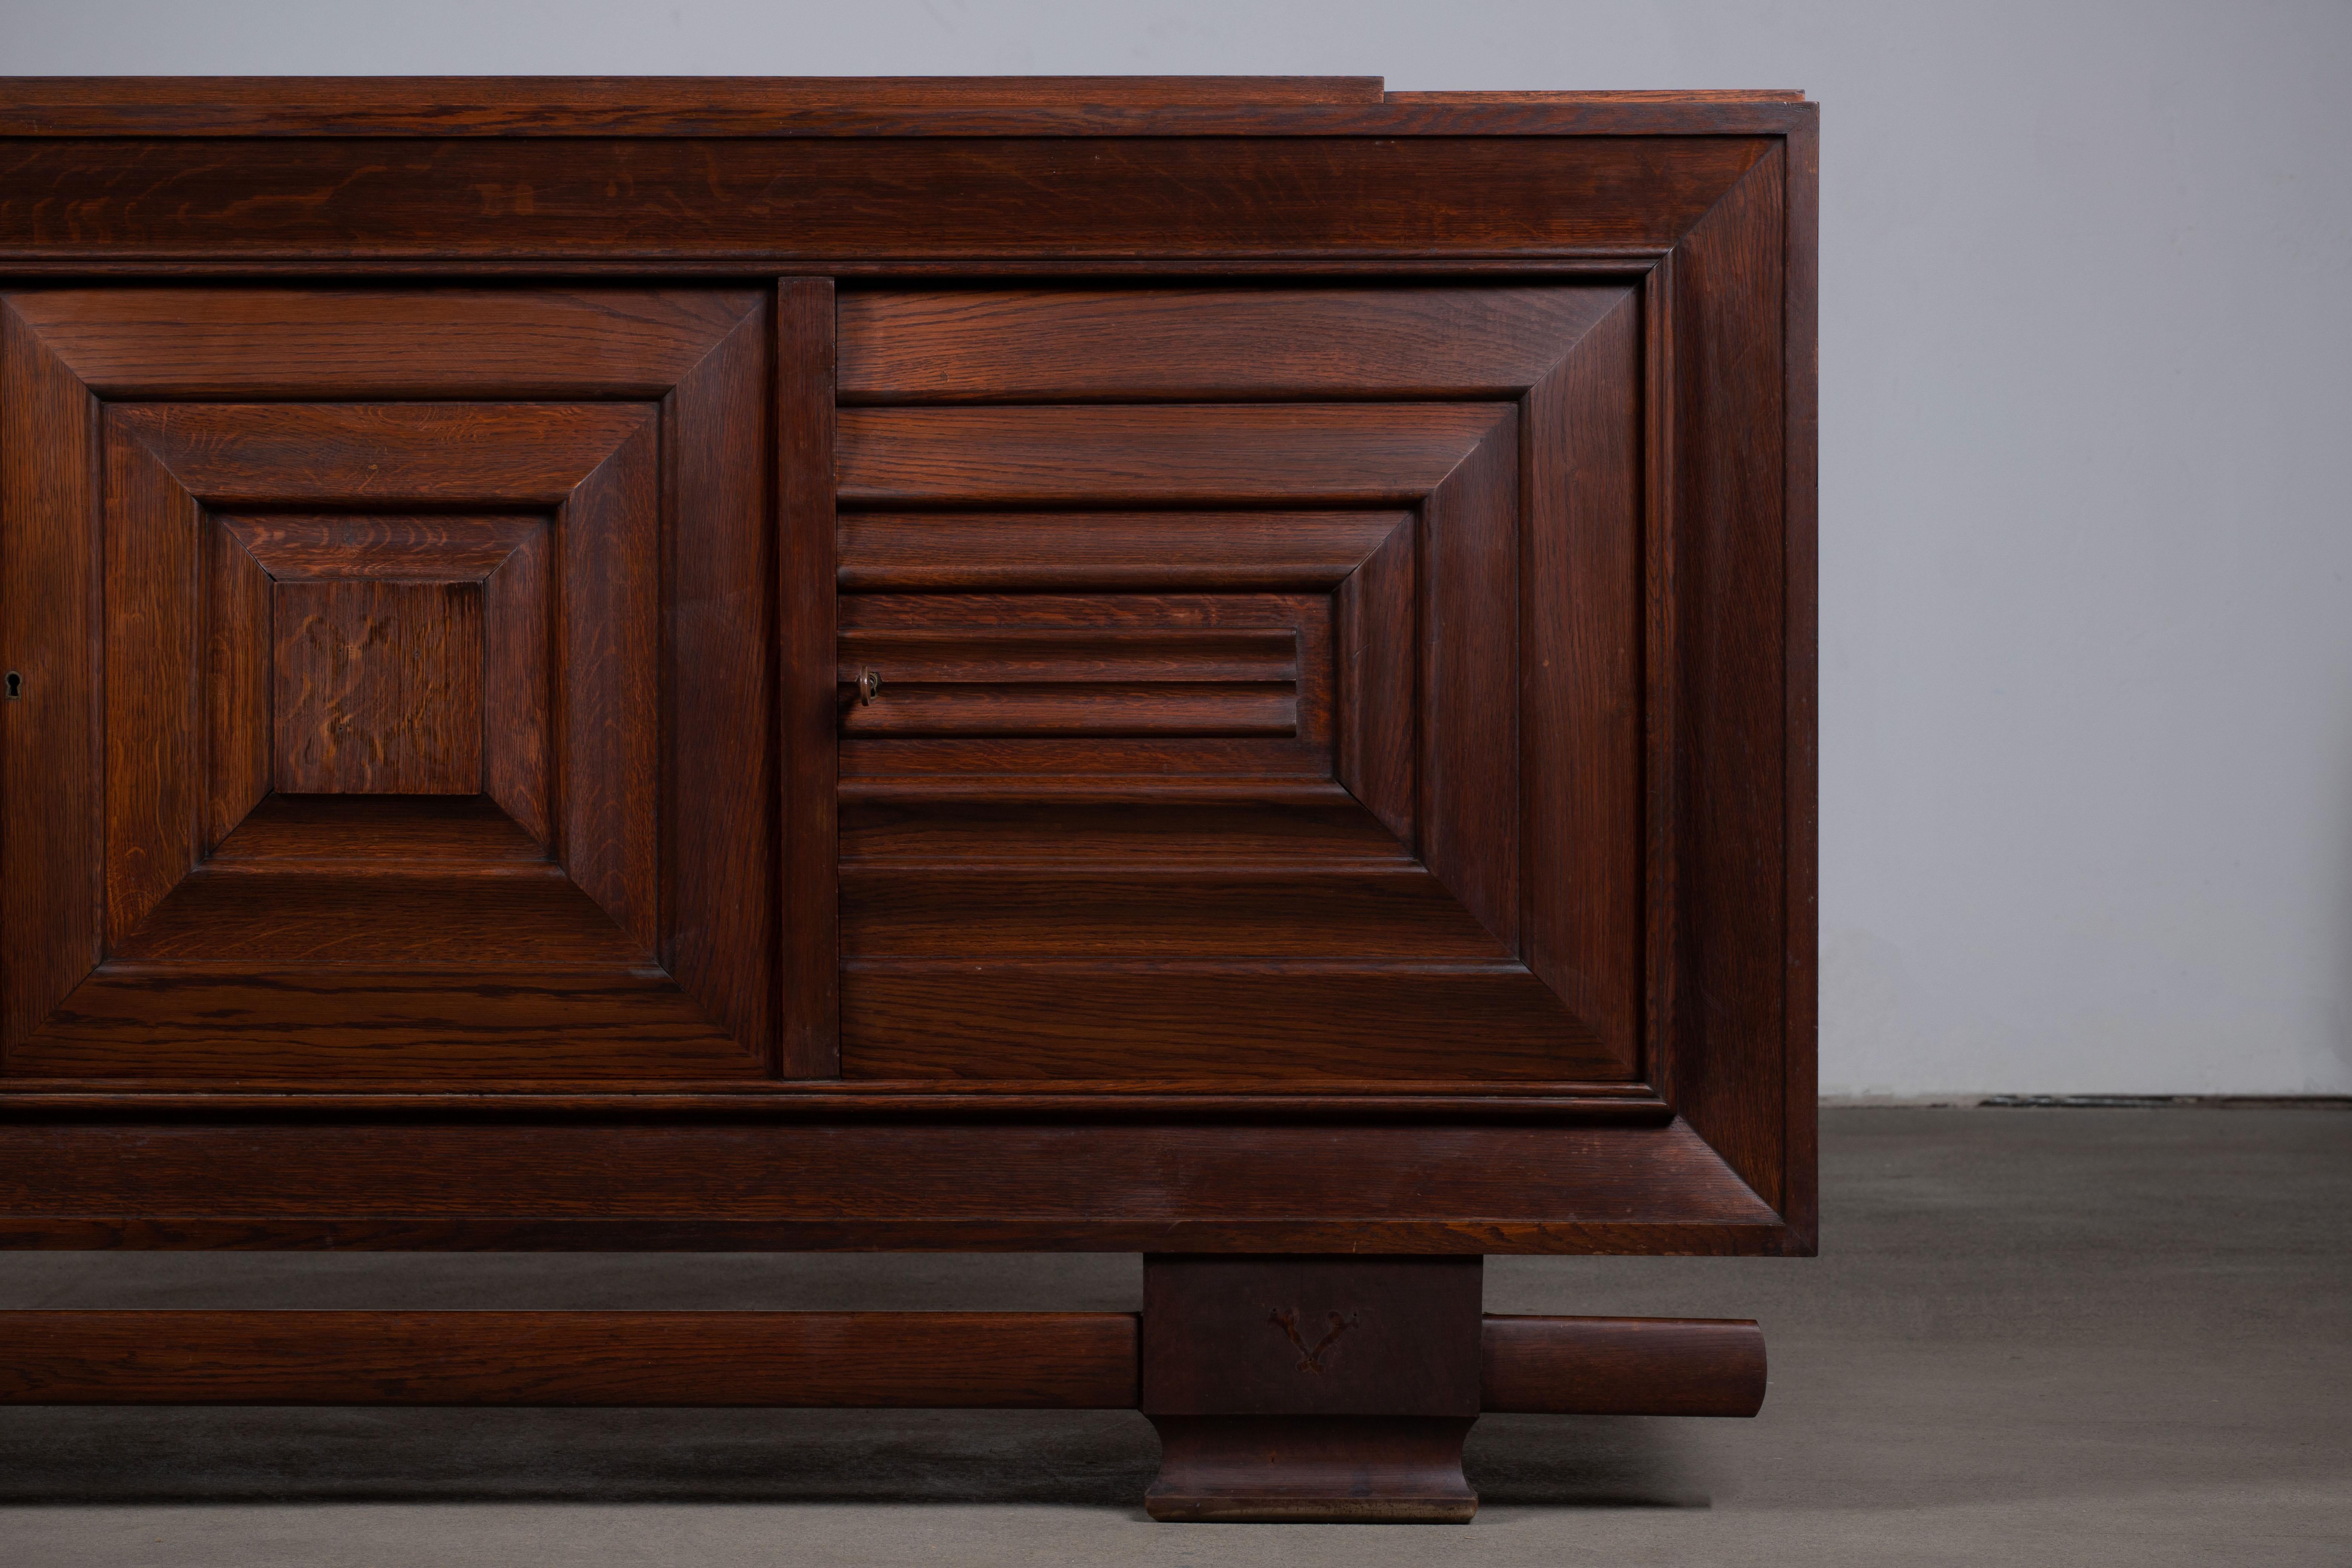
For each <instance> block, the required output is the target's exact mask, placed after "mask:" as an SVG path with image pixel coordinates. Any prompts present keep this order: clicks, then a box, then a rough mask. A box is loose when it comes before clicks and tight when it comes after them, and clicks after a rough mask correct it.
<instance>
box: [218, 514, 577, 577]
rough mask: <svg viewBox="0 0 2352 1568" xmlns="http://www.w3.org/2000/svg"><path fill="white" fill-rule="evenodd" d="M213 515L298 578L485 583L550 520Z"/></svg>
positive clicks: (277, 568)
mask: <svg viewBox="0 0 2352 1568" xmlns="http://www.w3.org/2000/svg"><path fill="white" fill-rule="evenodd" d="M215 523H216V524H217V525H218V527H219V528H220V529H221V531H223V532H225V533H226V534H227V535H228V536H229V537H230V538H232V539H234V540H235V541H236V542H237V544H238V545H239V546H240V547H241V548H242V549H243V550H244V551H245V552H246V553H247V555H249V556H251V557H252V558H253V562H254V564H255V565H257V566H259V567H260V568H261V569H262V571H263V572H265V573H267V574H268V575H269V576H270V577H271V578H272V579H274V580H276V581H278V582H295V583H480V582H486V581H488V579H489V578H490V577H492V576H493V575H495V574H497V572H498V570H499V567H501V566H503V565H505V564H506V562H507V558H508V557H509V556H510V555H512V554H513V553H514V552H516V551H517V550H520V549H521V548H522V547H523V546H524V545H525V544H526V543H528V542H530V538H531V536H532V535H533V534H535V533H537V532H538V531H540V530H541V528H543V527H544V526H545V522H544V521H543V520H542V519H541V518H539V517H530V516H524V517H516V516H511V515H501V514H498V513H491V514H488V515H487V516H480V517H467V516H462V515H459V516H452V515H450V514H447V513H445V512H425V513H412V514H408V515H402V514H398V513H392V514H385V513H382V512H363V513H357V514H353V513H349V512H329V513H325V514H321V515H315V516H304V515H302V514H300V513H288V512H269V513H265V514H262V515H260V516H248V517H237V516H234V515H230V514H226V513H220V514H216V515H215Z"/></svg>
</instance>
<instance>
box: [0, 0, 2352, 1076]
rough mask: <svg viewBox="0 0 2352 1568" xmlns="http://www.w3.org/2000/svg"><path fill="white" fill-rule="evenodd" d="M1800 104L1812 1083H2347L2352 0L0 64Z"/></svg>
mask: <svg viewBox="0 0 2352 1568" xmlns="http://www.w3.org/2000/svg"><path fill="white" fill-rule="evenodd" d="M47 72H75V73H93V74H97V73H110V72H173V73H278V72H315V73H379V72H397V73H477V72H488V73H498V72H513V73H536V72H562V73H581V74H618V73H642V74H673V73H675V74H698V73H743V74H761V75H914V74H932V73H939V74H957V73H963V74H971V73H993V72H1035V73H1060V72H1089V73H1093V72H1106V73H1108V72H1238V73H1251V72H1265V73H1306V74H1313V73H1341V74H1364V75H1385V76H1386V77H1387V78H1388V81H1389V85H1390V86H1391V87H1392V88H1400V89H1408V88H1424V89H1426V88H1664V87H1685V88H1688V87H1801V88H1804V89H1808V90H1809V91H1811V94H1812V95H1813V96H1814V97H1815V98H1817V99H1819V100H1821V101H1822V105H1823V109H1822V269H1821V281H1822V404H1821V414H1822V467H1821V480H1822V489H1821V494H1822V708H1821V712H1822V971H1823V973H1822V1089H1823V1091H1824V1092H1825V1093H1855V1092H1895V1093H1916V1092H1927V1091H1968V1090H2011V1091H2034V1092H2082V1091H2097V1090H2106V1091H2125V1092H2128V1091H2137V1092H2143V1093H2191V1092H2236V1093H2294V1092H2307V1091H2336V1092H2341V1091H2346V1090H2352V500H2347V498H2352V5H2347V4H2344V3H2343V0H2318V3H2315V4H2305V5H2260V4H2248V3H2237V4H2223V3H2216V4H2212V5H2179V4H2157V3H2143V4H2102V5H2086V4H2065V3H2062V0H2040V3H2035V4H2008V3H2000V0H1967V3H1961V4H1952V3H1946V0H1937V3H1934V4H1920V3H1897V4H1889V3H1887V0H1816V3H1812V4H1793V3H1792V4H1745V5H1742V4H1732V3H1717V0H1651V3H1647V4H1644V3H1639V0H1622V3H1615V4H1587V3H1582V0H1549V3H1544V0H1532V3H1525V4H1510V3H1481V0H1408V3H1391V4H1360V5H1348V4H1340V3H1337V0H1322V3H1313V4H1292V5H1285V4H1281V3H1280V0H1136V3H1129V4H1117V3H1112V0H1095V3H1092V4H1070V5H1051V4H1036V3H1031V4H1020V3H1010V0H1008V3H1003V4H986V3H972V4H961V3H959V0H824V4H819V5H790V4H776V3H773V0H667V3H651V4H628V3H625V0H604V3H601V4H593V3H592V4H557V3H551V0H406V3H404V4H399V5H355V4H353V5H342V4H334V3H331V0H328V3H311V4H300V5H270V4H260V3H254V0H245V3H240V0H205V3H191V0H153V3H140V0H0V73H21V74H35V73H47Z"/></svg>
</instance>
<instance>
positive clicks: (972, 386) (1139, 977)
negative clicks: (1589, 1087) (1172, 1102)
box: [837, 288, 1642, 1088]
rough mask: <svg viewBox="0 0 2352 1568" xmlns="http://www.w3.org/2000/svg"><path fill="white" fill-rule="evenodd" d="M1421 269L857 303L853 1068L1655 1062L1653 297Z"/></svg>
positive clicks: (1623, 1071) (852, 441)
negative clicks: (1048, 400)
mask: <svg viewBox="0 0 2352 1568" xmlns="http://www.w3.org/2000/svg"><path fill="white" fill-rule="evenodd" d="M1405 292H1406V293H1407V294H1408V295H1409V298H1403V299H1402V300H1399V304H1398V308H1397V309H1395V310H1391V309H1390V308H1389V307H1388V306H1387V305H1386V304H1384V302H1383V301H1384V300H1386V299H1389V298H1391V297H1390V296H1385V295H1384V294H1383V293H1382V291H1381V290H1379V289H1362V290H1342V289H1325V290H1300V291H1297V292H1296V293H1286V294H1285V293H1271V294H1269V293H1253V292H1251V291H1249V290H1230V291H1223V292H1214V291H1203V292H1200V293H1194V294H1188V295H1185V296H1183V297H1182V298H1181V301H1171V302H1162V301H1160V300H1159V297H1158V296H1157V295H1156V294H1155V293H1154V292H1152V291H1150V290H1137V291H1133V292H1131V293H1120V292H1112V291H1097V292H1087V293H1075V292H1074V293H1067V294H1055V293H1052V292H1050V291H1038V292H1034V293H1028V292H1017V291H1009V292H1005V293H1002V294H994V295H984V296H960V297H958V296H946V295H924V294H920V293H913V294H897V293H891V292H887V291H877V292H875V293H873V294H858V295H851V296H848V297H846V300H845V309H844V316H843V321H844V332H845V341H844V351H843V373H842V374H843V398H844V402H845V405H846V406H845V407H844V408H843V409H842V411H841V415H840V441H839V448H838V459H837V470H838V475H839V482H840V486H841V500H842V506H843V513H842V517H841V521H840V527H839V536H840V546H839V559H840V563H841V564H840V580H841V584H842V587H843V588H844V590H845V595H844V599H843V602H842V606H841V614H840V626H841V636H842V643H841V661H840V671H839V673H840V675H841V676H842V679H844V680H845V681H847V680H850V679H855V678H856V676H857V675H859V674H860V673H862V672H864V671H866V670H869V669H870V670H871V671H873V672H874V673H875V674H877V675H878V677H879V680H880V686H879V689H878V691H877V693H876V694H875V695H874V697H873V698H872V700H870V701H869V702H865V703H859V702H856V701H854V700H845V705H844V708H843V721H842V731H841V732H842V737H843V739H842V778H843V800H844V807H843V811H844V815H843V837H842V843H843V862H842V921H843V927H842V929H843V943H844V952H845V976H844V1011H843V1062H844V1070H845V1072H847V1073H848V1074H850V1075H851V1076H862V1077H868V1078H880V1079H940V1078H956V1079H1061V1080H1078V1081H1089V1082H1104V1081H1114V1080H1115V1081H1122V1082H1140V1081H1150V1082H1155V1083H1160V1084H1163V1085H1168V1086H1171V1087H1174V1086H1179V1085H1181V1084H1184V1083H1186V1082H1191V1083H1193V1084H1196V1085H1198V1086H1200V1087H1202V1088H1207V1087H1209V1086H1211V1085H1213V1084H1217V1083H1230V1082H1232V1081H1234V1080H1236V1079H1265V1080H1284V1079H1288V1080H1294V1081H1299V1080H1309V1081H1321V1082H1324V1083H1337V1082H1341V1081H1345V1080H1364V1081H1372V1080H1379V1081H1387V1082H1394V1081H1396V1080H1400V1079H1412V1080H1421V1081H1423V1082H1446V1083H1455V1084H1460V1083H1465V1082H1516V1083H1526V1082H1530V1081H1548V1082H1559V1081H1588V1082H1590V1081H1623V1080H1625V1079H1631V1078H1634V1077H1636V1076H1638V1073H1639V1070H1640V1041H1639V1037H1638V1033H1637V1018H1638V1010H1639V1000H1638V997H1639V988H1640V984H1641V981H1640V970H1639V962H1640V948H1639V931H1640V925H1641V918H1642V911H1641V904H1640V887H1639V879H1638V876H1637V875H1636V874H1634V873H1633V871H1632V870H1631V866H1632V864H1633V862H1635V861H1637V860H1638V856H1639V847H1638V845H1639V839H1638V834H1637V833H1636V832H1635V831H1634V823H1635V821H1636V820H1637V818H1636V817H1635V815H1634V814H1635V813H1636V811H1637V810H1638V805H1637V794H1636V792H1637V789H1638V777H1639V767H1640V752H1639V747H1638V728H1637V726H1636V723H1635V721H1634V716H1635V715H1636V714H1637V713H1638V711H1639V686H1638V682H1639V671H1640V667H1639V662H1638V658H1637V652H1638V650H1637V647H1636V644H1635V641H1634V638H1633V628H1634V627H1635V626H1638V624H1639V609H1638V594H1639V590H1640V584H1639V580H1638V574H1637V570H1636V568H1635V563H1637V562H1638V560H1639V544H1638V515H1637V513H1636V511H1635V510H1634V508H1633V497H1635V496H1637V495H1638V483H1639V480H1638V474H1637V473H1636V472H1635V470H1634V469H1633V467H1632V462H1633V449H1632V448H1630V447H1625V446H1623V445H1622V444H1621V443H1620V442H1619V441H1618V440H1617V438H1616V437H1617V432H1618V429H1619V428H1620V426H1619V424H1618V422H1619V421H1621V420H1622V421H1626V422H1630V421H1631V420H1633V417H1634V416H1635V414H1634V411H1635V410H1636V408H1637V406H1638V401H1637V394H1638V384H1637V383H1636V381H1635V380H1634V378H1633V374H1631V373H1632V372H1633V369H1634V367H1635V364H1636V363H1637V362H1636V361H1635V359H1634V356H1633V354H1632V353H1631V352H1630V351H1631V349H1632V348H1633V342H1634V339H1633V337H1632V336H1631V335H1630V333H1629V332H1628V331H1626V327H1627V324H1628V322H1629V321H1630V317H1629V316H1628V313H1627V306H1628V300H1629V297H1628V296H1627V295H1626V293H1625V292H1624V291H1623V290H1622V289H1614V288H1611V289H1587V288H1570V289H1512V290H1507V291H1497V292H1496V293H1491V294H1490V293H1486V292H1485V291H1482V290H1478V289H1454V290H1439V289H1416V290H1411V291H1405ZM1482 316H1491V318H1492V319H1487V320H1481V319H1480V318H1481V317H1482ZM1596 328H1600V329H1601V331H1598V332H1596V331H1595V329H1596ZM1396 332H1402V333H1404V334H1406V335H1408V336H1409V337H1410V338H1411V339H1412V342H1414V343H1428V344H1435V345H1441V346H1442V347H1441V349H1440V350H1438V351H1433V352H1431V353H1421V354H1416V353H1415V352H1413V351H1411V350H1408V349H1405V348H1402V347H1401V346H1400V345H1399V344H1398V343H1397V342H1391V341H1387V339H1386V337H1385V336H1384V334H1392V333H1396ZM1482 353H1484V354H1486V355H1487V356H1488V357H1487V358H1486V359H1485V360H1483V361H1482V360H1480V359H1479V358H1478V356H1479V355H1480V354H1482ZM1221 355H1222V356H1228V357H1222V358H1221V357H1220V356H1221ZM1402 365H1412V366H1413V367H1414V369H1415V373H1416V374H1419V375H1421V376H1422V377H1423V379H1422V380H1421V381H1420V382H1418V383H1417V384H1408V387H1406V388H1400V390H1401V391H1402V392H1404V394H1405V395H1406V396H1407V397H1409V398H1420V399H1424V400H1421V401H1378V400H1377V398H1378V397H1379V395H1380V390H1381V389H1380V383H1379V381H1378V380H1377V379H1376V377H1377V376H1378V375H1380V374H1392V373H1391V372H1390V371H1387V370H1384V369H1383V368H1382V367H1387V366H1402ZM1041 367H1046V368H1041ZM1155 375H1157V376H1159V377H1160V378H1161V379H1160V381H1158V382H1157V383H1156V384H1155V382H1154V381H1153V379H1152V378H1153V377H1154V376H1155ZM1221 376H1222V377H1223V378H1225V382H1226V384H1230V385H1233V386H1234V388H1235V390H1236V392H1237V393H1239V394H1241V395H1244V396H1246V397H1249V398H1251V399H1253V401H1246V402H1241V401H1236V402H1225V403H1219V402H1217V401H1215V399H1214V396H1213V393H1212V392H1211V390H1210V389H1211V388H1213V387H1214V386H1215V385H1217V384H1218V382H1219V378H1220V377H1221ZM908 377H912V378H913V380H912V381H911V382H906V378H908ZM1285 378H1288V379H1287V380H1286V379H1285ZM1032 381H1034V382H1037V384H1039V385H1050V386H1051V395H1052V396H1053V397H1054V399H1055V402H1054V403H1053V404H1051V405H1036V404H1025V405H1024V402H1023V401H1022V398H1021V395H1019V394H1016V393H1015V392H1014V391H1013V390H1012V389H1013V388H1015V387H1019V388H1023V389H1024V390H1025V389H1026V387H1027V386H1028V384H1029V383H1030V382H1032ZM1433 382H1434V383H1435V384H1434V385H1433V384H1432V383H1433ZM902 383H905V384H911V385H919V387H920V388H921V391H922V393H923V394H924V395H927V396H929V397H934V398H936V399H938V400H939V402H938V405H929V406H926V405H896V406H893V405H890V402H891V400H892V399H893V398H895V397H900V396H904V395H906V394H905V391H904V390H903V387H902ZM1000 387H1003V388H1004V389H1006V390H999V388H1000ZM1156 387H1165V388H1166V389H1167V390H1166V391H1165V392H1156V390H1155V388H1156ZM1332 392H1340V393H1344V394H1346V395H1349V396H1352V397H1359V398H1360V397H1364V396H1366V395H1368V394H1369V395H1371V396H1372V397H1373V398H1374V399H1375V400H1373V401H1360V402H1348V403H1342V402H1335V401H1328V395H1329V394H1330V393H1332ZM1431 392H1442V393H1445V394H1449V396H1448V397H1446V398H1445V399H1444V400H1437V399H1430V398H1429V394H1430V393H1431ZM1318 393H1322V394H1323V395H1324V396H1323V398H1321V399H1318V397H1317V394H1318ZM1285 395H1287V396H1288V397H1289V398H1291V399H1295V400H1282V401H1270V402H1264V401H1255V399H1259V398H1265V397H1268V396H1273V397H1276V398H1282V397H1284V396H1285ZM1090 397H1100V398H1104V399H1108V400H1111V401H1102V402H1090V401H1087V400H1088V399H1089V398H1090ZM1155 399H1156V400H1155ZM992 402H996V403H1001V404H1002V405H1000V406H985V405H988V404H990V403H992ZM877 405H878V406H877ZM958 405H961V406H958ZM972 405H982V406H972ZM1530 487H1532V488H1530ZM1564 535H1565V536H1566V537H1567V538H1568V540H1569V541H1570V543H1569V545H1568V547H1567V548H1566V549H1565V550H1563V549H1562V548H1561V541H1562V538H1563V536H1564ZM959 606H970V607H969V608H964V607H959ZM1276 606H1279V613H1278V614H1277V613H1276V611H1275V607H1276ZM1257 626H1272V627H1280V626H1290V627H1295V628H1296V630H1295V632H1294V634H1293V635H1294V636H1295V637H1296V639H1297V640H1296V643H1295V645H1294V646H1295V647H1296V648H1297V656H1296V658H1297V663H1296V667H1295V672H1294V669H1293V668H1286V667H1285V666H1284V665H1283V663H1282V662H1281V660H1280V659H1279V658H1267V657H1265V654H1266V653H1270V652H1271V651H1272V649H1271V647H1268V648H1267V649H1265V650H1263V651H1259V650H1252V649H1250V648H1248V647H1244V645H1243V644H1241V643H1240V642H1238V641H1236V642H1234V643H1231V644H1228V645H1225V646H1223V647H1220V648H1219V650H1218V657H1217V658H1208V657H1205V653H1206V650H1207V649H1208V648H1209V647H1211V646H1212V645H1211V644H1209V643H1208V642H1207V641H1206V640H1205V639H1206V638H1208V637H1210V636H1212V635H1213V634H1215V635H1224V636H1228V637H1231V636H1233V635H1234V634H1235V633H1238V632H1240V631H1243V630H1244V629H1255V627H1257ZM1179 630H1186V631H1188V632H1189V635H1192V636H1193V637H1201V638H1202V639H1204V640H1203V642H1202V645H1201V646H1202V650H1203V654H1204V657H1202V658H1198V659H1197V660H1196V661H1195V662H1193V663H1192V664H1190V665H1187V664H1186V663H1185V661H1184V660H1182V659H1181V658H1177V657H1175V656H1174V655H1173V652H1172V649H1171V646H1170V644H1169V642H1168V640H1167V639H1168V638H1170V637H1171V636H1172V635H1174V634H1175V633H1177V632H1178V631H1179ZM1000 650H1003V651H1000ZM1254 651H1257V652H1258V655H1259V657H1258V659H1257V662H1256V663H1255V664H1253V663H1252V662H1251V656H1252V653H1253V652H1254ZM1008 653H1010V654H1013V657H1010V658H1008V657H1005V655H1006V654H1008ZM1220 659H1222V660H1223V662H1222V663H1221V662H1219V661H1220ZM894 693H895V694H898V695H899V696H902V697H904V699H905V701H904V703H903V706H901V707H900V708H899V709H898V710H896V711H894V710H893V707H892V704H893V700H894ZM1286 699H1287V700H1288V701H1289V702H1290V703H1291V704H1292V706H1291V707H1290V708H1289V709H1287V710H1286V709H1285V708H1284V706H1283V702H1284V700H1286Z"/></svg>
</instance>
